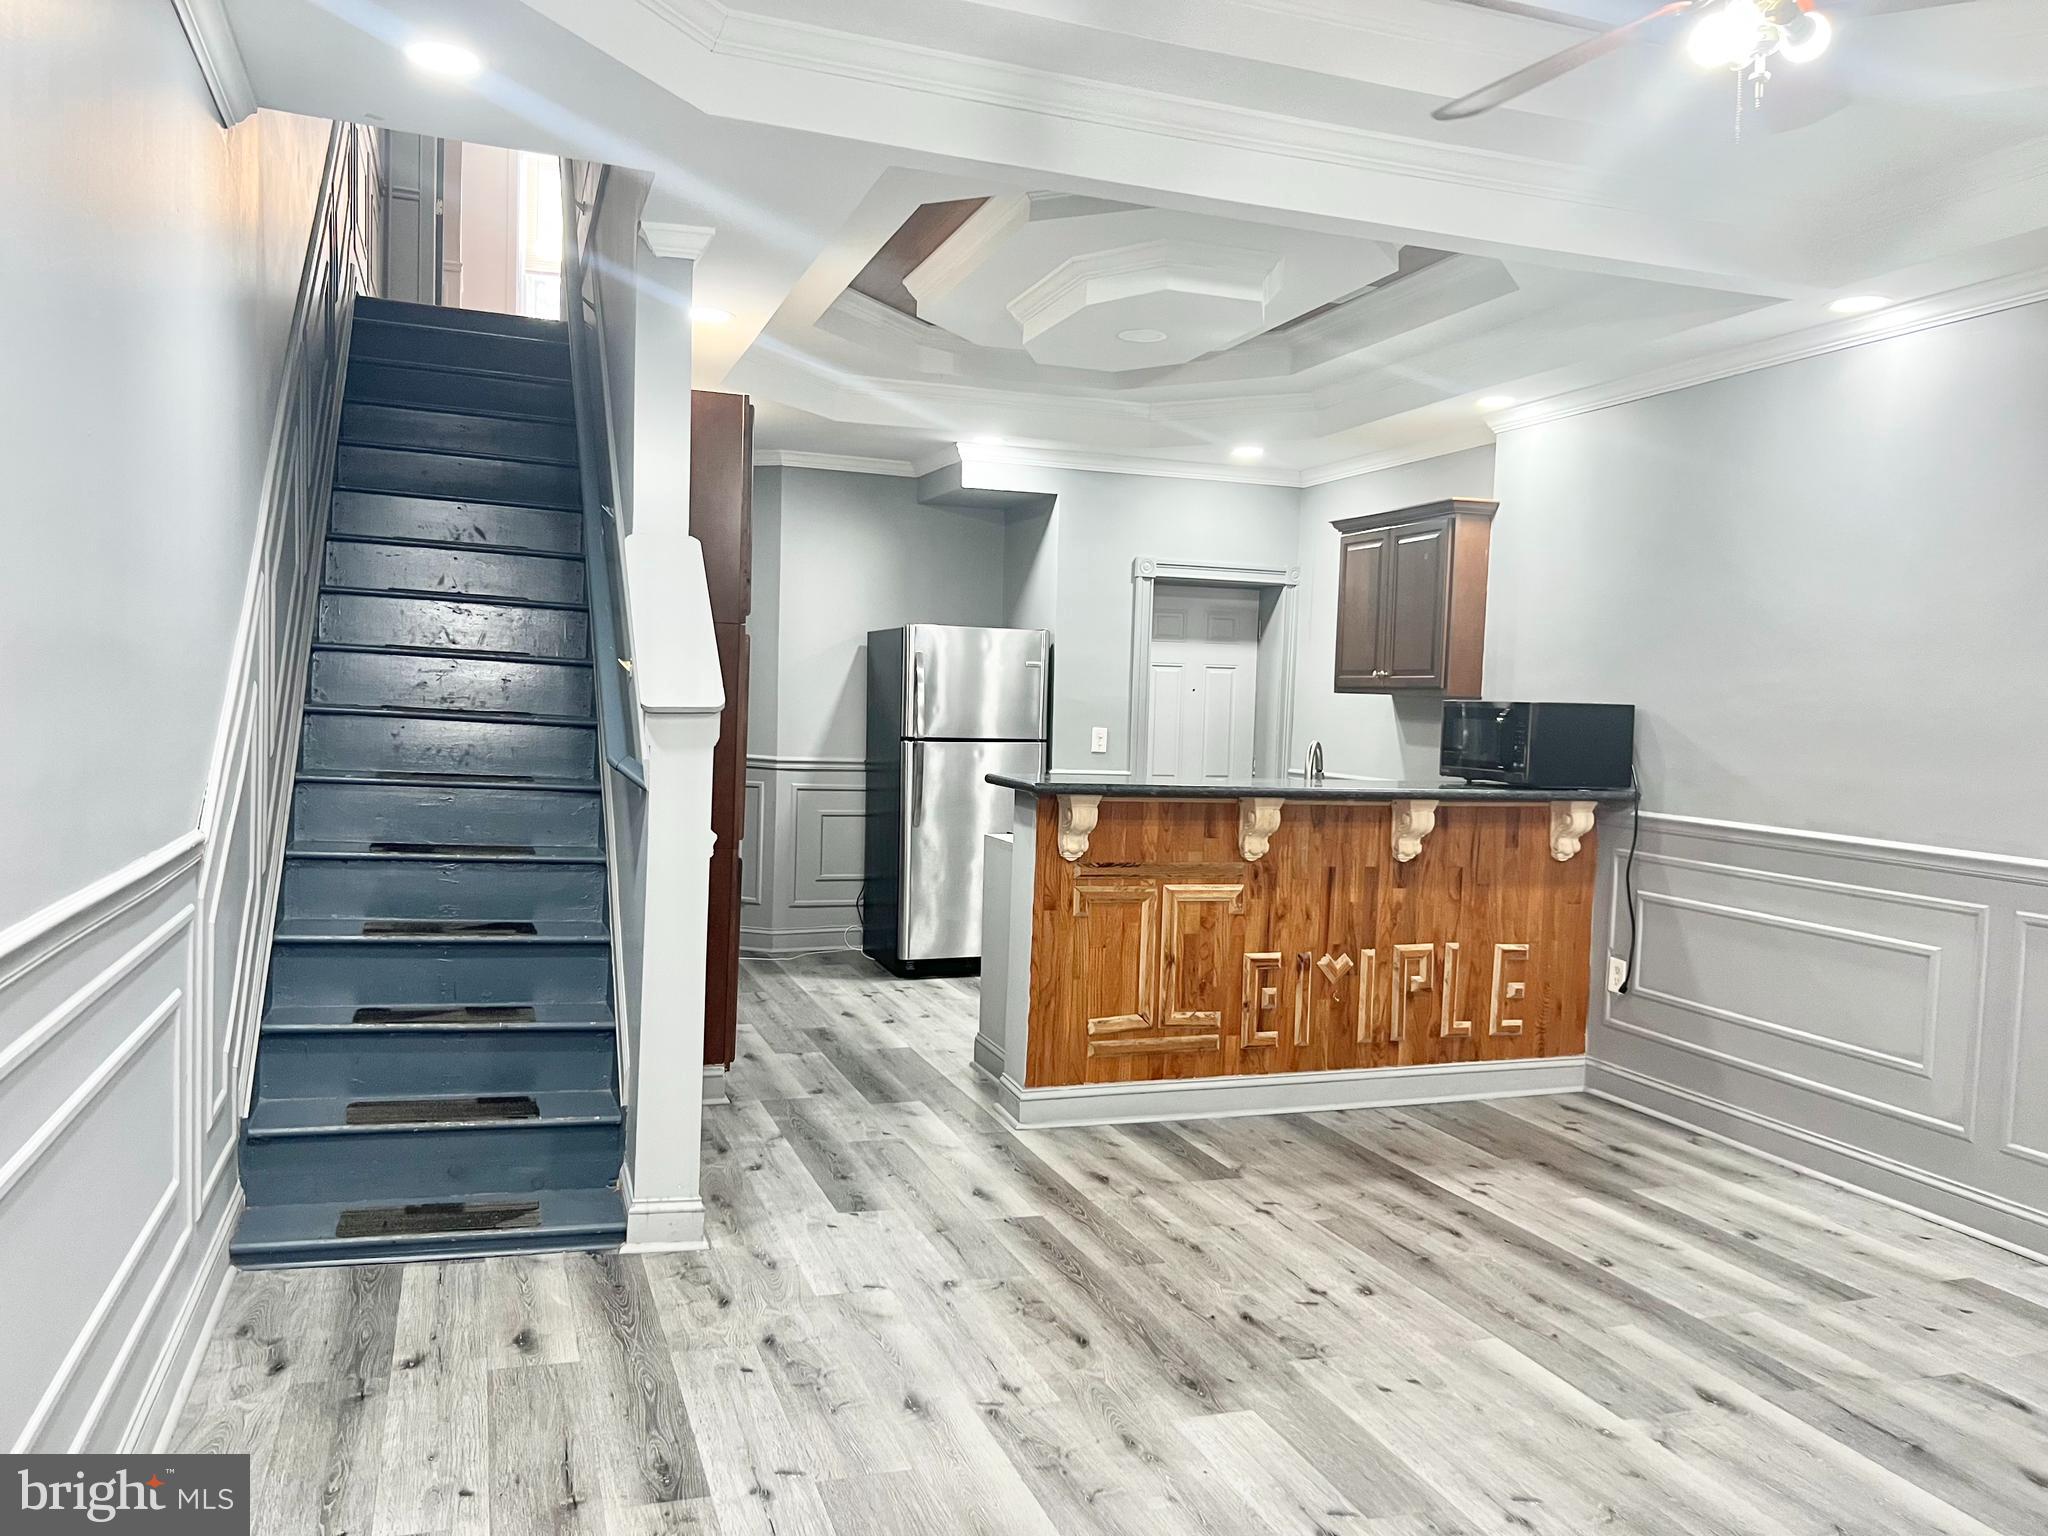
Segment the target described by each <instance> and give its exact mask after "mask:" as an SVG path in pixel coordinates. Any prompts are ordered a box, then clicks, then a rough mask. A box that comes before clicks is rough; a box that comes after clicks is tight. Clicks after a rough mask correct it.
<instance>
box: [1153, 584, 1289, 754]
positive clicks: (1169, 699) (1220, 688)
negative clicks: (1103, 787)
mask: <svg viewBox="0 0 2048 1536" xmlns="http://www.w3.org/2000/svg"><path fill="white" fill-rule="evenodd" d="M1298 578H1299V572H1298V571H1296V570H1293V569H1287V570H1277V569H1263V568H1258V567H1235V566H1207V565H1188V564H1177V563H1173V562H1168V561H1158V560H1140V561H1138V562H1137V564H1136V566H1135V567H1134V570H1133V581H1134V593H1133V604H1132V606H1133V613H1132V625H1131V720H1130V731H1131V734H1130V741H1131V773H1132V776H1133V777H1134V778H1137V779H1151V780H1166V781H1171V782H1180V783H1189V784H1194V783H1211V784H1216V783H1229V782H1242V781H1244V780H1248V779H1258V778H1269V777H1278V776H1280V775H1281V774H1284V773H1285V772H1286V763H1287V748H1288V741H1289V738H1290V737H1291V735H1292V733H1293V725H1294V647H1295V605H1294V590H1295V585H1296V582H1297V580H1298Z"/></svg>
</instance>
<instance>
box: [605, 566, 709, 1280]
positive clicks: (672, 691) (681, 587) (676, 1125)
mask: <svg viewBox="0 0 2048 1536" xmlns="http://www.w3.org/2000/svg"><path fill="white" fill-rule="evenodd" d="M626 585H627V591H628V594H629V601H630V602H631V604H632V609H633V628H634V641H635V649H636V650H637V652H638V654H637V655H636V657H635V658H634V676H635V681H636V682H637V683H638V685H639V692H640V751H641V765H642V767H643V768H644V770H645V771H646V774H647V822H646V828H645V836H646V847H645V851H644V853H643V859H644V864H643V866H642V867H643V869H644V870H645V877H646V878H645V903H646V904H645V914H646V916H645V928H644V932H645V934H646V942H645V944H644V945H643V947H642V952H641V953H642V957H641V973H640V975H641V980H640V1010H639V1036H640V1038H639V1049H638V1051H637V1052H636V1053H635V1054H634V1058H633V1085H632V1107H631V1111H630V1118H629V1121H628V1126H627V1137H626V1170H627V1174H628V1178H629V1182H628V1188H627V1194H628V1203H627V1206H626V1247H627V1248H628V1250H630V1251H635V1252H643V1253H644V1252H648V1251H651V1250H659V1249H669V1248H695V1247H700V1246H702V1244H703V1241H704V1201H703V1197H702V1193H701V1191H700V1189H699V1185H698V1176H699V1173H700V1170H701V1167H702V1162H703V1157H702V1146H701V1143H702V1133H703V1123H704V940H705V929H706V925H707V923H708V921H709V917H710V897H711V846H712V841H713V839H712V835H711V751H712V748H713V747H715V746H716V745H717V744H718V717H719V712H720V711H721V710H723V709H724V708H725V689H724V686H723V685H722V684H721V683H720V681H719V676H718V652H717V649H716V648H715V646H714V644H713V636H712V631H711V599H710V595H709V593H708V591H707V590H706V588H705V584H704V555H703V551H702V549H701V548H700V547H699V545H698V543H697V541H696V540H695V539H693V538H690V537H689V536H688V535H687V534H677V533H670V532H665V531H656V530H653V529H644V530H643V531H641V532H639V533H635V534H632V535H630V536H629V537H628V538H627V539H626ZM652 593H658V594H659V596H654V595H651V594H652Z"/></svg>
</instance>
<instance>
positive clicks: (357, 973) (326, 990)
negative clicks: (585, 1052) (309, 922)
mask: <svg viewBox="0 0 2048 1536" xmlns="http://www.w3.org/2000/svg"><path fill="white" fill-rule="evenodd" d="M611 979H612V968H611V953H610V949H609V946H607V945H606V944H604V943H602V942H595V941H593V942H591V943H578V944H520V943H516V942H508V943H502V944H494V943H482V942H477V941H470V942H468V943H447V944H435V943H423V942H398V943H390V942H386V943H370V942H363V941H353V942H352V941H347V940H334V941H325V940H315V941H312V942H303V943H284V944H279V945H277V946H276V947H275V948H274V949H273V950H272V952H271V960H270V1001H271V1004H272V1005H273V1006H276V1007H290V1006H295V1005H300V1004H307V1005H318V1006H322V1007H333V1006H349V1007H352V1006H356V1005H360V1004H377V1005H400V1006H412V1005H421V1004H427V1003H447V1004H454V1003H467V1004H472V1005H491V1004H519V1003H535V1004H540V1003H568V1004H572V1005H575V1006H578V1007H607V1008H608V1007H609V1003H610V999H611Z"/></svg>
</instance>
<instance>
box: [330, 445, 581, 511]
mask: <svg viewBox="0 0 2048 1536" xmlns="http://www.w3.org/2000/svg"><path fill="white" fill-rule="evenodd" d="M334 484H335V486H336V488H337V489H339V490H344V491H395V492H397V493H399V494H401V495H408V496H450V497H462V498H466V499H469V500H472V501H499V502H507V503H510V504H511V505H514V506H524V507H562V508H565V509H567V508H574V507H577V506H580V505H581V504H582V498H583V487H582V482H581V481H580V480H579V479H578V478H577V474H576V471H575V470H574V469H573V468H571V467H569V466H567V465H563V464H519V463H514V462H512V461H511V460H508V459H472V458H463V457H460V456H457V455H454V454H445V453H413V452H411V451H409V450H407V449H403V448H357V447H351V446H349V445H347V444H344V445H343V446H342V448H341V450H340V451H339V452H338V453H337V454H336V455H335V462H334Z"/></svg>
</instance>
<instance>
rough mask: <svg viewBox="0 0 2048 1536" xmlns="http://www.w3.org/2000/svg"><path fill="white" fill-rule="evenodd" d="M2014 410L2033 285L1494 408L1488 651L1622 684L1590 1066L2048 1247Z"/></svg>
mask: <svg viewBox="0 0 2048 1536" xmlns="http://www.w3.org/2000/svg"><path fill="white" fill-rule="evenodd" d="M2044 416H2048V305H2034V306H2031V307H2027V308H2023V309H2017V310H2011V311H2007V312H2004V313H1999V314H1992V315H1987V316H1983V317H1980V318H1976V319H1972V320H1967V321H1963V322H1959V323H1956V324H1951V325H1946V326H1941V327H1938V328H1935V329H1932V330H1928V331H1924V332H1921V333H1918V334H1914V335H1909V336H1904V337H1900V338H1896V339H1892V340H1888V341H1883V342H1878V343H1874V344H1871V345H1867V346H1863V347H1858V348H1855V349H1852V350H1848V351H1844V352H1840V353H1835V354H1832V355H1828V356H1824V357H1819V358H1814V359H1810V360H1807V361H1804V362H1799V363H1795V364H1790V365H1787V366H1784V367H1778V368H1772V369H1768V370H1765V371H1761V372H1757V373H1752V374H1747V375H1743V376H1740V377H1737V378H1733V379H1728V380H1725V381H1721V382H1717V383H1713V384H1708V385H1703V386H1700V387H1698V388H1695V389H1690V390H1686V391H1684V392H1682V393H1675V394H1668V395H1662V396H1658V397H1655V398H1652V399H1647V400H1643V401H1639V402H1636V403H1632V404H1629V405H1624V406H1618V407H1615V408H1612V409H1608V410H1603V411H1598V412H1594V413H1591V414H1588V415H1583V416H1578V417H1573V418H1569V419H1565V420H1561V421H1557V422H1553V423H1550V424H1547V425H1543V426H1538V427H1532V428H1528V429H1524V430H1522V431H1517V432H1513V433H1510V434H1508V435H1506V436H1504V437H1503V438H1502V439H1501V440H1500V443H1499V463H1498V474H1497V478H1496V486H1497V492H1498V496H1499V499H1500V502H1501V512H1500V517H1499V521H1498V524H1497V526H1496V528H1495V531H1494V541H1493V567H1492V571H1493V574H1492V584H1491V593H1490V598H1491V601H1490V609H1489V613H1488V620H1487V668H1486V677H1487V687H1488V689H1489V691H1492V692H1496V693H1499V694H1502V695H1504V696H1506V697H1510V698H1515V697H1522V698H1530V697H1536V698H1541V697H1563V698H1593V699H1599V698H1611V699H1619V700H1627V701H1632V702H1634V703H1635V704H1636V705H1637V706H1638V708H1639V710H1640V715H1639V725H1638V748H1639V753H1640V758H1641V765H1642V775H1643V788H1644V806H1645V808H1646V811H1647V812H1649V813H1653V814H1650V815H1647V816H1646V819H1645V822H1644V827H1643V839H1642V855H1641V857H1640V859H1639V860H1638V864H1637V871H1636V874H1637V878H1636V885H1637V888H1638V898H1639V901H1638V908H1637V910H1638V912H1639V915H1640V919H1641V936H1640V939H1639V941H1638V949H1637V953H1636V958H1635V978H1634V988H1633V990H1632V992H1631V994H1630V995H1628V996H1626V997H1603V998H1600V999H1596V1005H1595V1013H1596V1019H1595V1022H1594V1031H1593V1038H1592V1052H1593V1055H1594V1057H1595V1058H1596V1061H1597V1062H1598V1063H1599V1065H1598V1066H1597V1067H1596V1069H1595V1081H1596V1083H1597V1084H1598V1085H1599V1086H1601V1087H1602V1088H1604V1089H1606V1090H1609V1091H1613V1092H1616V1093H1620V1094H1623V1095H1625V1096H1627V1097H1629V1098H1631V1099H1632V1100H1634V1101H1636V1102H1639V1103H1642V1104H1644V1105H1646V1106H1648V1107H1651V1108H1654V1109H1657V1110H1659V1111H1661V1112H1664V1113H1667V1114H1673V1115H1676V1116H1679V1117H1681V1118H1683V1119H1686V1120H1689V1121H1692V1122H1694V1123H1697V1124H1701V1125H1705V1126H1707V1127H1709V1128H1710V1129H1714V1130H1716V1131H1719V1132H1722V1133H1724V1134H1727V1135H1731V1136H1735V1137H1738V1138H1740V1139H1742V1140H1745V1141H1749V1142H1752V1143H1754V1144H1756V1145H1758V1146H1760V1147H1763V1148H1765V1149H1767V1150H1770V1151H1772V1152H1775V1153H1778V1154H1780V1155H1783V1156H1787V1157H1791V1158H1794V1159H1796V1160H1798V1161H1801V1162H1805V1163H1809V1164H1811V1165H1813V1166H1816V1167H1819V1168H1821V1169H1823V1170H1825V1171H1827V1172H1829V1173H1832V1174H1835V1175H1837V1176H1840V1177H1844V1178H1848V1179H1851V1180H1854V1181H1856V1182H1859V1183H1863V1184H1866V1185H1868V1186H1870V1187H1873V1188H1877V1189H1880V1190H1882V1191H1883V1192H1885V1193H1887V1194H1891V1195H1894V1196H1896V1197H1898V1198H1901V1199H1905V1200H1908V1201H1911V1202H1912V1203H1915V1204H1919V1205H1923V1206H1927V1207H1929V1208H1932V1209H1935V1210H1937V1211H1940V1212H1942V1213H1943V1214H1946V1215H1949V1216H1951V1217H1953V1218H1954V1219H1956V1220H1959V1221H1962V1222H1965V1223H1967V1224H1969V1225H1971V1226H1974V1227H1977V1228H1979V1229H1982V1230H1987V1231H1992V1232H1995V1233H1998V1234H2001V1235H2003V1236H2005V1237H2007V1238H2010V1239H2012V1240H2014V1241H2019V1242H2024V1243H2030V1244H2031V1245H2032V1246H2034V1247H2036V1248H2043V1249H2048V918H2043V917H2041V916H2039V915H2038V914H2041V913H2044V912H2048V862H2042V861H2043V860H2048V815H2044V814H2043V813H2042V811H2041V809H2040V807H2039V805H2038V804H2037V803H2036V800H2035V797H2034V794H2033V789H2034V786H2035V784H2036V782H2037V780H2038V779H2039V777H2040V774H2039V765H2040V764H2041V763H2042V762H2043V761H2044V760H2048V714H2044V713H2043V711H2042V710H2041V709H2039V708H2037V707H2036V701H2037V700H2038V699H2039V698H2040V695H2041V678H2042V676H2043V674H2044V671H2048V609H2044V606H2043V601H2042V594H2043V593H2044V592H2048V534H2044V532H2043V528H2042V523H2041V516H2040V508H2039V502H2040V494H2041V493H2040V487H2041V485H2042V484H2043V483H2044V481H2048V438H2044V437H2043V435H2042V433H2041V430H2040V423H2041V421H2042V420H2043V419H2044ZM1626 832H1627V824H1626V819H1625V818H1623V819H1621V820H1619V821H1617V822H1614V823H1613V824H1611V825H1609V826H1607V827H1606V829H1605V831H1604V833H1603V837H1604V842H1603V853H1604V857H1605V859H1606V861H1607V866H1608V867H1607V871H1606V875H1607V881H1608V887H1609V888H1608V897H1609V899H1608V901H1607V903H1606V904H1605V905H1604V906H1603V908H1602V910H1601V918H1600V927H1601V932H1600V934H1599V935H1598V936H1597V942H1598V944H1599V945H1600V947H1603V948H1611V949H1612V950H1613V951H1615V952H1616V953H1620V952H1624V951H1625V950H1626V949H1627V945H1628V934H1627V907H1626V904H1625V903H1623V902H1620V901H1618V900H1615V899H1613V889H1612V887H1613V884H1614V868H1613V866H1614V862H1615V861H1616V860H1617V859H1618V858H1619V856H1620V854H1621V851H1622V846H1623V844H1624V843H1625V841H1626Z"/></svg>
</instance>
